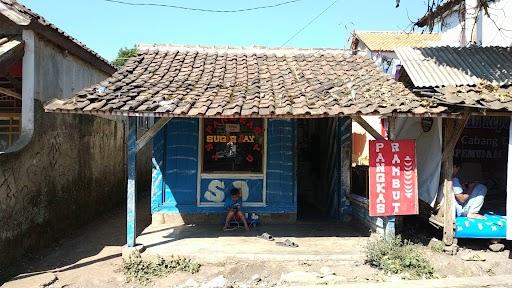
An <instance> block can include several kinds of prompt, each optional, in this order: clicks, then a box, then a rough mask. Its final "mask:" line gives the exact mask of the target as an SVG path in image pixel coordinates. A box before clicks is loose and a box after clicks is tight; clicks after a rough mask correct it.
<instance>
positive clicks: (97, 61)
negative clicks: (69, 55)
mask: <svg viewBox="0 0 512 288" xmlns="http://www.w3.org/2000/svg"><path fill="white" fill-rule="evenodd" d="M0 14H2V15H4V16H5V17H7V18H9V19H11V20H12V21H13V22H15V23H16V24H18V25H22V26H32V27H37V28H42V29H45V30H48V31H52V32H55V33H57V34H58V35H60V36H62V37H63V38H64V39H65V40H67V41H70V42H71V43H73V44H74V45H76V46H78V47H79V48H80V49H81V50H83V51H82V52H83V54H89V55H87V56H89V57H87V56H84V55H77V56H79V57H80V56H82V57H81V58H83V60H86V61H88V62H92V63H91V64H93V65H95V66H97V67H99V68H101V69H102V70H104V71H105V72H106V73H108V74H112V73H114V72H115V70H116V69H115V67H114V66H112V64H110V62H109V61H107V60H106V59H105V58H103V57H101V56H100V55H99V54H98V53H96V52H94V51H93V50H92V49H90V48H88V47H87V46H86V45H85V44H83V43H82V42H80V41H78V40H77V39H75V38H73V37H72V36H71V35H69V34H67V33H66V32H64V31H63V30H61V29H60V28H58V27H57V26H55V25H53V24H52V23H50V22H48V21H47V20H46V19H45V18H43V17H42V16H41V15H39V14H37V13H35V12H34V11H32V10H30V9H29V8H27V7H26V6H24V5H22V4H20V3H18V2H17V1H16V0H0ZM55 44H57V45H59V44H61V43H55Z"/></svg>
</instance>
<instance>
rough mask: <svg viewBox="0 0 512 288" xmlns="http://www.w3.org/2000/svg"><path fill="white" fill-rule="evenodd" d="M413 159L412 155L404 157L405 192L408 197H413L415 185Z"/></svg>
mask: <svg viewBox="0 0 512 288" xmlns="http://www.w3.org/2000/svg"><path fill="white" fill-rule="evenodd" d="M413 168H414V167H413V161H412V159H411V157H410V156H405V158H404V192H405V193H404V194H405V196H406V197H407V198H411V197H412V194H413V191H414V186H413V176H414V174H413V172H414V171H413Z"/></svg>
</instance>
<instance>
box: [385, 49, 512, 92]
mask: <svg viewBox="0 0 512 288" xmlns="http://www.w3.org/2000/svg"><path fill="white" fill-rule="evenodd" d="M395 52H396V54H397V56H398V58H399V59H400V62H401V64H402V65H403V67H404V68H405V70H406V71H407V74H408V75H409V77H410V78H411V80H412V82H413V83H414V86H416V87H442V86H462V85H477V84H479V83H480V82H488V83H491V84H493V85H495V86H508V85H512V48H511V47H462V48H461V47H431V48H410V47H403V48H397V49H396V50H395Z"/></svg>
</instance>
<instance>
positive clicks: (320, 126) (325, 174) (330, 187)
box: [297, 118, 339, 221]
mask: <svg viewBox="0 0 512 288" xmlns="http://www.w3.org/2000/svg"><path fill="white" fill-rule="evenodd" d="M336 120H337V119H336V118H318V119H300V120H298V125H297V137H298V138H297V164H298V165H297V217H298V220H302V221H323V220H331V219H336V211H339V210H338V207H337V205H338V202H339V201H337V198H338V197H337V196H338V195H337V190H339V189H337V188H338V185H337V180H336V175H337V173H336V171H337V169H336V167H337V164H338V163H337V159H338V157H337V156H339V153H338V152H339V151H337V150H336V130H337V125H336V123H337V121H336Z"/></svg>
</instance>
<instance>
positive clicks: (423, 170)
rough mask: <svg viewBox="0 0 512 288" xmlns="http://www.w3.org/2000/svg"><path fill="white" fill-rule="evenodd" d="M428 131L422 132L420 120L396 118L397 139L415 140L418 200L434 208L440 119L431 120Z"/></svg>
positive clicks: (440, 135) (439, 144) (440, 137)
mask: <svg viewBox="0 0 512 288" xmlns="http://www.w3.org/2000/svg"><path fill="white" fill-rule="evenodd" d="M433 121H434V122H433V125H432V128H431V129H430V131H428V132H424V131H423V128H422V127H421V118H397V119H396V131H397V139H415V140H416V163H417V169H418V173H417V174H418V190H419V198H420V199H421V200H423V201H425V202H427V203H429V204H430V206H434V204H435V202H436V197H437V194H438V190H439V177H440V175H441V157H442V132H441V131H442V130H441V126H442V125H441V121H442V120H441V118H433Z"/></svg>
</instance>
